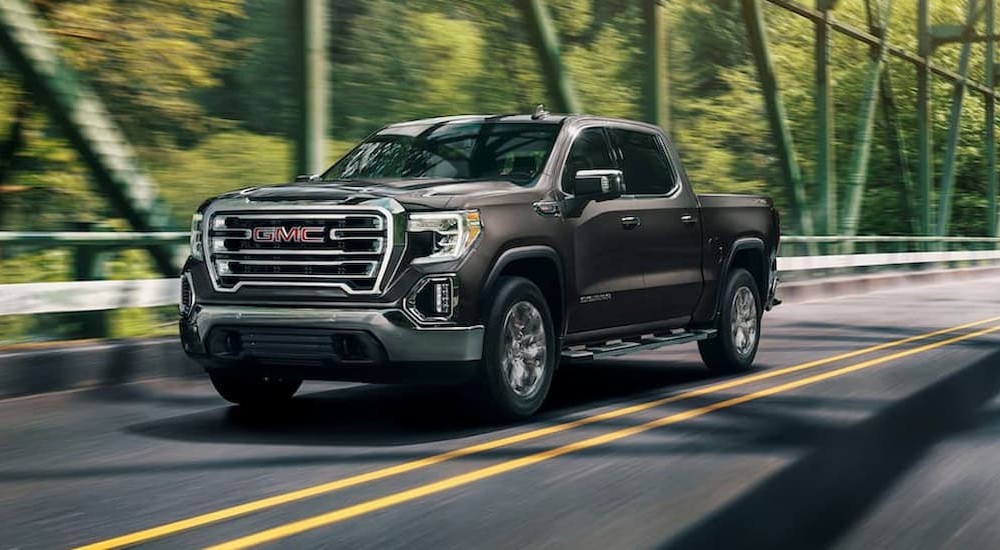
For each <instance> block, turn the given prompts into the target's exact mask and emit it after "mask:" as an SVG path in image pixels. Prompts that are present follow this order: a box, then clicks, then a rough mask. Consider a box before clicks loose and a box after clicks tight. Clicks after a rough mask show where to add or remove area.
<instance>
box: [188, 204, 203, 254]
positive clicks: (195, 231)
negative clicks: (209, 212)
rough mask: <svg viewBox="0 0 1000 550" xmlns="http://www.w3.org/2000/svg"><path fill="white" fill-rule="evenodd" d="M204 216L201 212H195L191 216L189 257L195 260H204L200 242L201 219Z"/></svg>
mask: <svg viewBox="0 0 1000 550" xmlns="http://www.w3.org/2000/svg"><path fill="white" fill-rule="evenodd" d="M203 217H204V216H203V215H202V213H201V212H195V214H194V216H192V217H191V257H192V258H194V259H196V260H204V259H205V253H204V250H203V249H202V242H201V220H202V218H203Z"/></svg>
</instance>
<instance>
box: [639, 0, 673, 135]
mask: <svg viewBox="0 0 1000 550" xmlns="http://www.w3.org/2000/svg"><path fill="white" fill-rule="evenodd" d="M642 8H643V20H644V22H645V26H646V28H645V35H646V36H645V38H646V90H645V92H646V93H645V95H646V97H645V107H646V109H645V111H646V113H645V115H646V117H645V118H646V122H649V123H650V124H656V125H657V126H659V127H660V128H663V129H664V130H668V129H669V126H670V99H669V95H668V94H669V89H668V87H667V78H668V77H667V30H666V20H667V17H666V0H643V2H642Z"/></svg>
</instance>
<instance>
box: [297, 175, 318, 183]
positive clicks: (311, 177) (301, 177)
mask: <svg viewBox="0 0 1000 550" xmlns="http://www.w3.org/2000/svg"><path fill="white" fill-rule="evenodd" d="M306 181H319V174H300V175H298V176H295V183H302V182H306Z"/></svg>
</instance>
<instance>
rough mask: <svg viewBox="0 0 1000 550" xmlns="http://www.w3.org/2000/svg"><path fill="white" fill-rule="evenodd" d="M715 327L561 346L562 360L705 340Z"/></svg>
mask: <svg viewBox="0 0 1000 550" xmlns="http://www.w3.org/2000/svg"><path fill="white" fill-rule="evenodd" d="M716 332H717V331H716V330H715V329H706V330H690V331H683V332H673V333H664V334H646V335H643V336H642V337H639V338H630V339H627V340H612V341H610V342H605V343H604V344H599V345H589V346H568V347H566V348H563V351H562V358H563V360H564V361H565V360H570V361H588V360H592V359H603V358H605V357H615V356H618V355H626V354H629V353H635V352H637V351H647V350H651V349H657V348H662V347H664V346H672V345H675V344H686V343H688V342H697V341H698V340H707V339H709V338H712V337H713V336H715V333H716Z"/></svg>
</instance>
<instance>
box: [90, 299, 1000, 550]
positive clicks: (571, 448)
mask: <svg viewBox="0 0 1000 550" xmlns="http://www.w3.org/2000/svg"><path fill="white" fill-rule="evenodd" d="M996 321H1000V317H993V318H990V319H984V320H982V321H976V322H972V323H966V324H963V325H958V326H955V327H951V328H947V329H942V330H937V331H934V332H928V333H925V334H920V335H917V336H911V337H909V338H904V339H901V340H895V341H892V342H886V343H884V344H879V345H876V346H870V347H867V348H864V349H859V350H856V351H852V352H849V353H844V354H841V355H836V356H833V357H828V358H824V359H819V360H816V361H810V362H807V363H802V364H799V365H795V366H791V367H786V368H783V369H776V370H773V371H768V372H763V373H760V374H756V375H752V376H746V377H742V378H739V379H735V380H731V381H728V382H722V383H718V384H711V385H708V386H705V387H702V388H698V389H695V390H690V391H686V392H682V393H679V394H676V395H672V396H667V397H663V398H660V399H654V400H651V401H647V402H644V403H639V404H636V405H631V406H628V407H622V408H618V409H614V410H610V411H606V412H603V413H600V414H595V415H592V416H588V417H585V418H581V419H578V420H572V421H569V422H564V423H561V424H556V425H553V426H548V427H544V428H539V429H536V430H531V431H528V432H524V433H520V434H514V435H511V436H508V437H503V438H500V439H496V440H492V441H486V442H483V443H479V444H476V445H470V446H468V447H462V448H460V449H455V450H453V451H448V452H445V453H440V454H437V455H432V456H429V457H426V458H422V459H418V460H413V461H410V462H404V463H402V464H398V465H395V466H390V467H387V468H381V469H378V470H374V471H371V472H367V473H363V474H359V475H355V476H350V477H346V478H342V479H339V480H335V481H331V482H327V483H322V484H319V485H315V486H312V487H306V488H304V489H299V490H297V491H292V492H289V493H284V494H280V495H275V496H272V497H268V498H264V499H260V500H255V501H251V502H247V503H245V504H240V505H237V506H232V507H229V508H223V509H221V510H218V511H215V512H210V513H207V514H202V515H198V516H194V517H190V518H187V519H183V520H180V521H175V522H171V523H167V524H164V525H160V526H157V527H153V528H150V529H145V530H142V531H137V532H134V533H130V534H127V535H122V536H120V537H115V538H112V539H108V540H104V541H100V542H96V543H93V544H90V545H87V546H83V547H80V548H81V549H86V550H96V549H112V548H122V547H125V546H131V545H134V544H139V543H143V542H148V541H150V540H154V539H157V538H161V537H165V536H168V535H172V534H176V533H179V532H182V531H187V530H189V529H194V528H198V527H203V526H206V525H210V524H213V523H217V522H220V521H224V520H228V519H232V518H236V517H240V516H244V515H247V514H250V513H253V512H257V511H261V510H265V509H268V508H273V507H276V506H280V505H283V504H288V503H291V502H296V501H300V500H303V499H307V498H311V497H315V496H320V495H324V494H328V493H331V492H334V491H338V490H341V489H345V488H348V487H353V486H356V485H361V484H364V483H370V482H373V481H377V480H381V479H386V478H389V477H394V476H398V475H401V474H405V473H408V472H413V471H415V470H420V469H424V468H428V467H430V466H434V465H436V464H440V463H442V462H447V461H450V460H454V459H457V458H462V457H466V456H470V455H474V454H479V453H484V452H487V451H491V450H494V449H499V448H502V447H507V446H510V445H514V444H517V443H523V442H526V441H531V440H535V439H539V438H542V437H546V436H550V435H554V434H558V433H561V432H565V431H569V430H572V429H575V428H578V427H581V426H585V425H588V424H595V423H599V422H603V421H607V420H611V419H615V418H620V417H623V416H627V415H632V414H636V413H638V412H642V411H646V410H649V409H653V408H656V407H660V406H662V405H666V404H669V403H675V402H678V401H683V400H687V399H692V398H695V397H699V396H704V395H709V394H713V393H718V392H721V391H724V390H727V389H731V388H736V387H739V386H744V385H747V384H751V383H754V382H758V381H761V380H767V379H770V378H774V377H777V376H782V375H786V374H791V373H795V372H800V371H805V370H808V369H813V368H817V367H820V366H824V365H829V364H831V363H835V362H839V361H844V360H847V359H852V358H855V357H859V356H861V355H865V354H869V353H874V352H877V351H882V350H886V349H891V348H895V347H899V346H903V345H906V344H909V343H914V342H918V341H922V340H926V339H929V338H933V337H935V336H940V335H943V334H948V333H951V332H955V331H959V330H963V329H968V328H973V327H977V326H982V325H985V324H988V323H992V322H996ZM998 331H1000V326H993V327H989V328H985V329H981V330H978V331H975V332H971V333H967V334H963V335H960V336H955V337H952V338H948V339H945V340H941V341H938V342H933V343H930V344H925V345H923V346H920V347H916V348H912V349H909V350H904V351H900V352H896V353H893V354H890V355H886V356H883V357H879V358H876V359H871V360H868V361H864V362H861V363H857V364H854V365H850V366H847V367H843V368H840V369H835V370H832V371H829V372H824V373H821V374H817V375H814V376H811V377H807V378H803V379H800V380H795V381H792V382H788V383H785V384H779V385H777V386H772V387H770V388H766V389H763V390H760V391H756V392H752V393H748V394H745V395H741V396H737V397H733V398H730V399H725V400H722V401H718V402H716V403H712V404H710V405H705V406H702V407H696V408H693V409H689V410H686V411H683V412H679V413H674V414H671V415H668V416H664V417H661V418H658V419H656V420H653V421H650V422H647V423H645V424H639V425H636V426H632V427H628V428H623V429H620V430H616V431H613V432H610V433H606V434H603V435H599V436H595V437H591V438H587V439H583V440H581V441H577V442H574V443H570V444H567V445H563V446H560V447H556V448H553V449H549V450H546V451H541V452H538V453H534V454H531V455H527V456H524V457H520V458H516V459H512V460H507V461H504V462H501V463H498V464H495V465H492V466H489V467H485V468H481V469H477V470H473V471H470V472H467V473H464V474H461V475H456V476H453V477H449V478H446V479H443V480H440V481H437V482H434V483H429V484H425V485H421V486H418V487H415V488H412V489H409V490H406V491H401V492H397V493H393V494H390V495H387V496H385V497H381V498H377V499H374V500H370V501H366V502H362V503H359V504H356V505H353V506H348V507H345V508H340V509H338V510H334V511H331V512H328V513H324V514H320V515H317V516H314V517H310V518H306V519H303V520H300V521H296V522H292V523H288V524H285V525H282V526H279V527H275V528H273V529H268V530H265V531H261V532H259V533H255V534H252V535H249V536H246V537H242V538H238V539H235V540H232V541H230V542H227V543H224V544H221V545H219V546H216V547H213V549H235V548H246V547H249V546H255V545H258V544H263V543H266V542H272V541H275V540H279V539H282V538H285V537H288V536H292V535H295V534H298V533H302V532H305V531H309V530H312V529H316V528H318V527H322V526H326V525H330V524H333V523H337V522H340V521H344V520H346V519H350V518H354V517H357V516H360V515H364V514H367V513H370V512H374V511H376V510H380V509H384V508H388V507H391V506H396V505H399V504H402V503H405V502H409V501H412V500H415V499H419V498H422V497H425V496H428V495H432V494H435V493H440V492H442V491H446V490H449V489H453V488H456V487H460V486H463V485H468V484H470V483H473V482H476V481H479V480H482V479H486V478H490V477H494V476H497V475H500V474H503V473H506V472H510V471H513V470H518V469H521V468H524V467H527V466H530V465H532V464H537V463H539V462H544V461H546V460H550V459H552V458H556V457H559V456H563V455H566V454H570V453H574V452H577V451H580V450H583V449H588V448H592V447H597V446H600V445H605V444H607V443H611V442H614V441H617V440H619V439H623V438H626V437H630V436H633V435H636V434H640V433H643V432H646V431H649V430H652V429H655V428H659V427H662V426H667V425H670V424H676V423H678V422H682V421H684V420H689V419H692V418H697V417H699V416H703V415H705V414H708V413H710V412H713V411H717V410H720V409H725V408H729V407H733V406H736V405H739V404H741V403H746V402H748V401H754V400H757V399H761V398H764V397H767V396H770V395H774V394H777V393H782V392H786V391H790V390H794V389H796V388H800V387H803V386H808V385H811V384H815V383H817V382H821V381H823V380H827V379H830V378H835V377H838V376H842V375H845V374H848V373H850V372H855V371H859V370H863V369H867V368H870V367H874V366H876V365H881V364H884V363H888V362H890V361H895V360H897V359H902V358H904V357H909V356H912V355H916V354H919V353H924V352H927V351H930V350H933V349H937V348H940V347H944V346H947V345H949V344H953V343H957V342H961V341H963V340H969V339H972V338H976V337H979V336H983V335H985V334H989V333H993V332H998Z"/></svg>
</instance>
